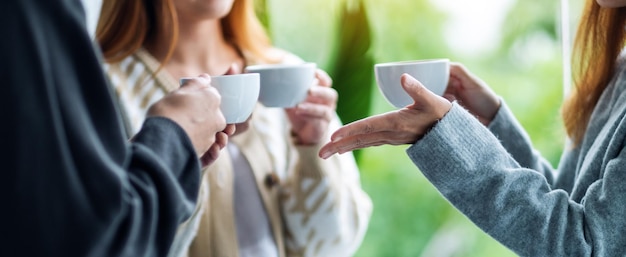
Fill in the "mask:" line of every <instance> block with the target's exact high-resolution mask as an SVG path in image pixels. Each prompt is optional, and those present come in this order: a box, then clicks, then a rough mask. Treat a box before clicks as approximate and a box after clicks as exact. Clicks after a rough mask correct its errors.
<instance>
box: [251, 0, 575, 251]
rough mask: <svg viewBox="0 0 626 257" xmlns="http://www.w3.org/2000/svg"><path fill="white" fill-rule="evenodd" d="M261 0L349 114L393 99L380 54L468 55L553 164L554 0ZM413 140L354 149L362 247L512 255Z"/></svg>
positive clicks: (557, 40)
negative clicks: (412, 151)
mask: <svg viewBox="0 0 626 257" xmlns="http://www.w3.org/2000/svg"><path fill="white" fill-rule="evenodd" d="M579 2H580V1H579ZM579 2H572V3H570V4H571V5H572V6H571V7H570V9H569V11H568V13H570V15H571V17H570V20H569V22H568V23H569V24H570V26H574V25H575V24H576V22H575V21H576V17H577V15H578V12H579V6H580V5H581V3H579ZM257 4H258V13H259V15H260V17H261V19H262V21H263V22H264V23H265V25H266V26H267V27H268V31H269V32H270V35H271V37H272V39H273V42H274V44H275V45H276V46H278V47H281V48H284V49H286V50H289V51H291V52H293V53H295V54H297V55H299V56H301V57H302V58H304V59H305V60H308V61H313V62H316V63H318V66H319V67H321V68H323V69H325V70H326V71H328V72H329V73H330V74H331V76H332V77H333V79H334V87H335V88H336V89H337V90H338V91H339V94H340V98H339V107H338V112H339V114H340V116H341V118H342V120H343V121H344V122H346V123H347V122H350V121H353V120H356V119H358V118H362V117H365V116H368V115H372V114H378V113H383V112H386V111H389V110H392V107H391V106H390V105H389V104H388V103H387V102H386V101H385V100H384V99H383V97H382V95H381V94H380V93H379V91H378V89H377V88H376V85H375V81H374V75H373V65H374V63H380V62H390V61H402V60H415V59H430V58H449V59H450V60H452V61H456V62H461V63H463V64H465V65H466V66H467V67H468V68H469V69H470V70H471V71H472V72H473V73H475V74H476V75H478V76H479V77H480V78H482V79H483V80H484V81H486V82H487V83H488V84H489V85H490V86H491V87H492V88H493V89H494V91H496V92H497V93H498V94H499V95H500V96H501V97H502V98H503V99H504V100H505V101H506V102H507V104H508V105H509V107H510V108H511V109H512V110H513V112H514V113H515V115H516V116H517V117H518V119H519V120H520V122H521V123H522V125H523V126H524V127H525V128H526V129H527V131H528V133H529V135H530V137H531V139H532V140H533V143H534V144H535V146H536V148H537V149H538V150H539V151H540V152H541V153H542V154H543V155H544V156H545V157H546V158H547V159H548V160H549V161H550V162H552V164H553V165H554V166H555V167H556V164H557V163H558V160H559V157H560V154H561V149H562V145H563V143H564V139H565V135H564V131H563V128H562V124H561V121H560V116H559V106H560V104H561V102H562V98H563V75H562V71H563V66H564V65H563V64H564V63H563V61H562V52H561V51H562V47H561V37H560V35H561V33H560V27H559V24H560V16H559V15H560V5H559V1H546V0H525V1H521V0H520V1H517V0H497V1H496V0H473V1H462V0H432V1H429V0H385V1H380V0H335V1H333V0H298V1H292V0H264V1H263V0H262V1H258V2H257ZM570 31H573V29H570ZM406 148H407V146H395V147H394V146H383V147H378V148H370V149H366V150H363V151H361V152H359V153H358V161H359V166H360V169H361V180H362V184H363V187H364V189H365V190H366V191H367V192H368V193H369V195H370V196H371V198H372V200H373V203H374V212H373V216H372V220H371V223H370V226H369V229H368V233H367V235H366V237H365V239H364V242H363V244H362V246H361V248H360V250H359V251H358V253H357V255H356V256H359V257H366V256H376V257H381V256H394V257H396V256H428V257H433V256H441V257H443V256H498V257H502V256H515V254H513V253H512V252H511V251H509V250H507V249H506V248H505V247H503V246H502V245H500V244H499V243H498V242H496V241H495V240H493V239H492V238H490V237H489V236H488V235H486V234H485V233H483V232H482V231H480V230H479V229H478V228H477V227H476V226H474V225H473V224H472V223H471V222H470V221H469V220H468V219H467V218H466V217H464V216H463V215H462V214H461V213H459V212H458V211H457V210H455V209H454V208H453V207H452V206H451V205H450V204H449V203H448V202H447V201H446V200H445V199H444V198H443V197H441V195H440V194H439V193H438V192H437V191H436V190H435V189H434V187H433V186H431V185H430V184H429V183H428V181H427V180H426V179H425V178H424V176H423V175H422V174H421V173H420V172H419V170H417V168H416V167H415V166H414V165H413V164H412V162H411V161H410V160H409V158H408V157H407V156H406V154H405V152H404V151H405V149H406Z"/></svg>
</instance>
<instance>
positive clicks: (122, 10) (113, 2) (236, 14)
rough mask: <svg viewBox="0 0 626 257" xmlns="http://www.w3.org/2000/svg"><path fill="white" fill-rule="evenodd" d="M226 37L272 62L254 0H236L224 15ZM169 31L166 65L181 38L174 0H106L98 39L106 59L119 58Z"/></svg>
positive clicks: (249, 53)
mask: <svg viewBox="0 0 626 257" xmlns="http://www.w3.org/2000/svg"><path fill="white" fill-rule="evenodd" d="M222 26H223V27H224V29H223V31H224V37H225V39H227V40H229V41H230V42H232V43H233V44H234V45H235V46H237V47H238V48H239V49H240V50H241V51H242V52H243V53H245V54H246V57H247V58H251V59H253V61H260V62H273V61H274V60H272V59H271V57H269V56H267V53H268V52H269V51H268V50H269V49H270V48H271V43H270V40H269V37H268V36H267V33H266V32H265V29H264V28H263V26H262V25H261V22H260V21H259V20H258V18H257V16H256V13H255V11H254V3H253V1H252V0H235V1H234V3H233V7H232V9H231V11H230V13H229V14H228V15H227V16H226V17H224V18H222ZM163 34H164V35H167V37H168V38H169V48H168V49H169V50H168V54H167V55H166V58H165V60H164V61H163V62H162V63H161V65H163V64H164V63H166V62H167V60H168V59H169V57H170V56H171V54H172V52H173V51H174V48H175V47H176V42H177V41H178V17H177V14H176V8H175V5H174V0H107V1H104V2H103V5H102V11H101V14H100V20H99V21H98V28H97V30H96V39H97V41H98V43H99V44H100V47H101V48H102V52H103V54H104V58H105V59H106V61H107V62H118V61H121V60H123V59H124V58H126V57H128V56H130V55H132V54H133V53H134V52H136V51H137V50H138V49H139V48H141V47H144V46H145V45H146V44H150V43H152V41H153V40H162V38H157V36H158V35H163Z"/></svg>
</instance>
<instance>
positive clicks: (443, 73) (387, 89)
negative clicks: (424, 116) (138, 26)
mask: <svg viewBox="0 0 626 257" xmlns="http://www.w3.org/2000/svg"><path fill="white" fill-rule="evenodd" d="M374 73H375V74H376V83H378V88H379V89H380V91H381V92H382V94H383V96H385V99H387V101H388V102H389V103H391V105H393V106H395V107H396V108H403V107H406V106H407V105H410V104H413V102H414V101H413V99H412V98H411V97H410V96H409V95H408V94H407V93H406V91H404V89H403V88H402V85H401V84H400V78H401V77H402V74H404V73H407V74H409V75H411V76H413V77H414V78H415V79H417V80H418V81H420V82H421V83H422V84H423V85H424V86H425V87H426V88H428V90H430V91H432V92H433V93H435V94H437V95H443V93H444V92H445V90H446V87H447V86H448V80H449V78H450V61H449V60H448V59H431V60H417V61H404V62H390V63H380V64H376V65H374Z"/></svg>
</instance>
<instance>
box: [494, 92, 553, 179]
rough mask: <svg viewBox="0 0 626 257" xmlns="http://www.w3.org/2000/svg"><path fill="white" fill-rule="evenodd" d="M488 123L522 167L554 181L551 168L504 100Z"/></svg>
mask: <svg viewBox="0 0 626 257" xmlns="http://www.w3.org/2000/svg"><path fill="white" fill-rule="evenodd" d="M501 102H502V106H501V107H500V109H499V110H498V112H497V113H496V117H494V119H493V120H492V121H491V123H489V126H488V128H489V130H490V131H491V132H492V133H493V134H494V135H495V136H496V137H497V138H498V139H499V140H500V143H501V144H502V146H503V147H504V148H505V149H506V150H507V151H508V152H509V153H510V154H511V156H512V157H513V158H514V159H515V160H516V161H517V163H519V165H520V166H522V167H524V168H529V169H532V170H536V171H539V172H541V173H542V174H543V175H544V176H545V177H546V179H547V180H548V182H549V183H550V184H553V183H554V177H553V168H552V166H551V165H550V163H549V162H548V161H547V160H546V159H544V158H543V157H542V156H541V155H540V154H539V152H538V151H537V150H535V149H534V148H533V146H532V142H531V141H530V137H529V136H528V134H527V133H526V131H524V129H522V126H521V125H520V124H519V122H518V121H517V119H515V116H513V114H512V113H511V110H510V109H509V107H508V106H507V105H506V103H505V102H504V101H501Z"/></svg>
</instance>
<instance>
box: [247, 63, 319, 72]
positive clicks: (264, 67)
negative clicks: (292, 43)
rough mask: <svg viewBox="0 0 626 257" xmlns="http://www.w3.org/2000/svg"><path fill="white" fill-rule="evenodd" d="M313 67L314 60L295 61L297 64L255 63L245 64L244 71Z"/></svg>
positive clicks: (314, 65)
mask: <svg viewBox="0 0 626 257" xmlns="http://www.w3.org/2000/svg"><path fill="white" fill-rule="evenodd" d="M303 67H306V68H315V67H316V64H315V63H314V62H305V63H297V64H284V63H280V64H256V65H250V66H246V68H245V70H246V71H257V70H267V69H293V68H303Z"/></svg>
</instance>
